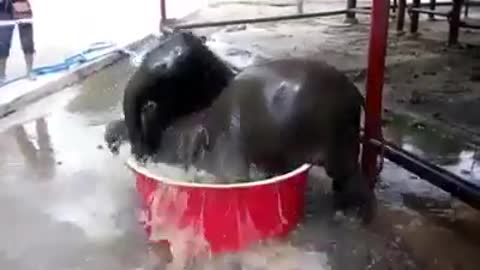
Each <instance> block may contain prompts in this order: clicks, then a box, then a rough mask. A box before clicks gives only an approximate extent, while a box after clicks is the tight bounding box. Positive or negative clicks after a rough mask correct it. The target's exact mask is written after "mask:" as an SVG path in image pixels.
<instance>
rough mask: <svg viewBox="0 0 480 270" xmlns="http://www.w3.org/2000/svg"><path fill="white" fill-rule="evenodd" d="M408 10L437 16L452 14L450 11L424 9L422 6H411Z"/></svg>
mask: <svg viewBox="0 0 480 270" xmlns="http://www.w3.org/2000/svg"><path fill="white" fill-rule="evenodd" d="M408 11H409V12H411V13H420V14H429V15H437V16H442V17H448V16H450V12H442V11H435V10H430V9H422V8H411V9H409V10H408Z"/></svg>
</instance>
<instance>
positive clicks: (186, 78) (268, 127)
mask: <svg viewBox="0 0 480 270" xmlns="http://www.w3.org/2000/svg"><path fill="white" fill-rule="evenodd" d="M149 102H153V103H154V104H155V106H153V107H154V108H153V109H152V111H151V114H150V115H149V116H148V117H144V116H142V115H143V111H142V110H143V108H144V107H145V105H146V104H148V103H149ZM363 102H364V101H363V97H362V95H361V94H360V92H359V91H358V89H357V88H356V87H355V85H354V84H353V83H352V82H351V81H350V80H349V79H348V78H347V77H346V76H345V75H344V74H343V73H342V72H340V71H338V70H337V69H335V68H334V67H332V66H330V65H328V64H326V63H325V62H323V61H321V60H316V59H309V58H284V59H276V60H271V61H269V62H265V63H262V64H257V65H252V66H249V67H247V68H245V69H244V70H242V71H241V72H240V73H238V74H235V73H234V72H232V70H231V69H230V68H229V66H228V65H226V64H225V63H224V62H222V61H221V60H220V59H219V58H218V57H217V56H216V55H214V54H213V53H212V52H211V51H210V50H209V49H208V48H207V47H206V46H205V44H204V43H203V41H202V39H201V38H198V37H196V36H195V35H193V34H191V33H186V32H178V33H174V34H172V36H170V37H167V38H166V40H165V41H164V43H163V44H162V45H160V46H159V47H157V48H155V49H154V50H152V51H151V52H150V53H149V54H147V55H146V57H145V58H144V62H143V63H142V65H141V67H140V68H139V70H138V71H137V72H136V74H135V75H134V76H133V77H132V79H131V80H130V82H129V83H128V85H127V87H126V89H125V95H124V100H123V105H124V115H125V123H124V124H120V123H118V122H117V124H115V123H113V124H112V125H114V126H115V125H116V126H121V127H122V128H125V126H126V129H127V131H128V132H127V133H128V138H129V139H130V143H131V145H132V153H133V154H134V155H135V156H137V158H142V157H144V156H152V155H154V154H155V153H162V152H164V147H166V145H164V144H162V143H161V142H162V141H163V137H164V136H165V134H167V130H168V129H169V127H170V126H172V125H174V124H175V123H177V122H178V121H182V119H184V118H185V117H190V116H192V115H196V114H199V115H202V117H200V118H199V122H200V124H201V126H202V127H203V128H204V129H205V130H206V134H208V141H207V142H206V143H205V144H206V150H207V152H208V151H212V149H215V148H216V144H217V142H218V141H219V138H226V141H229V142H231V145H237V146H238V149H237V150H238V153H239V156H240V157H242V159H243V161H242V162H240V163H243V164H244V165H245V166H244V168H245V170H248V168H249V165H250V164H254V165H255V166H256V167H257V168H260V169H261V170H262V171H265V172H267V173H268V174H272V175H275V174H280V173H284V172H286V171H288V170H290V169H293V168H295V167H298V166H300V165H301V164H303V163H311V164H317V165H323V166H324V167H325V169H326V171H327V174H328V175H329V176H330V177H331V178H333V188H334V191H335V192H336V194H337V196H336V198H337V201H336V202H337V205H338V206H339V207H342V208H344V207H349V206H361V209H362V210H363V209H367V211H368V209H371V208H370V206H371V205H372V202H373V198H374V196H373V192H372V190H371V189H370V188H369V186H368V181H367V180H366V179H365V178H364V177H363V174H362V172H361V170H360V167H359V162H358V156H359V149H360V137H359V136H360V116H361V112H362V106H363ZM142 117H143V118H142ZM119 134H121V135H125V133H124V130H123V131H122V132H120V133H119ZM107 137H109V138H115V136H110V135H109V136H107ZM111 145H113V146H114V147H115V146H116V144H115V143H112V144H111ZM217 148H218V147H217Z"/></svg>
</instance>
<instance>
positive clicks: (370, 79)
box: [362, 0, 390, 187]
mask: <svg viewBox="0 0 480 270" xmlns="http://www.w3.org/2000/svg"><path fill="white" fill-rule="evenodd" d="M372 4H373V7H372V16H370V18H371V19H370V20H371V28H370V42H369V51H368V69H367V82H366V89H367V96H366V107H365V137H366V138H368V139H379V138H381V132H382V130H381V125H382V92H383V81H384V74H385V56H386V51H387V39H388V20H389V11H390V10H389V9H390V1H385V0H373V2H372ZM377 158H378V151H377V149H374V148H373V147H369V146H368V145H367V146H366V147H363V150H362V169H363V171H364V173H365V174H366V176H367V177H368V178H369V180H370V185H371V186H372V187H373V185H374V184H375V181H376V176H377V171H378V170H377V169H378V168H377Z"/></svg>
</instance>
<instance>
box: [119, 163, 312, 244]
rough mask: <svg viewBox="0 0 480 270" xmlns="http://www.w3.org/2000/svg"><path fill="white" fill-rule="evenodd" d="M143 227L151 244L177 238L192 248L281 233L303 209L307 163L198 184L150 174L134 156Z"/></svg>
mask: <svg viewBox="0 0 480 270" xmlns="http://www.w3.org/2000/svg"><path fill="white" fill-rule="evenodd" d="M127 164H128V166H129V167H130V168H131V169H132V170H133V171H134V173H135V175H136V185H137V190H138V192H139V194H140V198H141V202H142V209H143V217H144V226H145V229H146V231H147V234H148V236H149V239H150V240H151V241H154V242H159V241H160V242H161V241H169V242H170V243H171V244H173V243H172V242H173V241H175V239H176V241H180V242H183V243H188V244H184V245H185V246H186V247H187V248H188V249H190V250H192V252H198V251H199V249H201V250H202V251H208V252H211V253H219V252H225V251H238V250H241V249H243V248H246V247H248V246H249V245H251V244H253V243H255V242H258V241H261V240H266V239H269V238H272V237H281V236H285V235H286V234H288V232H290V231H291V230H292V229H294V228H295V227H296V225H297V224H298V223H299V222H300V220H301V218H302V217H303V213H304V191H305V186H306V182H307V181H306V180H307V174H308V170H309V169H310V165H307V164H305V165H303V166H301V167H300V168H298V169H296V170H294V171H292V172H290V173H287V174H284V175H281V176H277V177H273V178H270V179H267V180H261V181H256V182H250V183H239V184H218V185H217V184H215V185H212V184H198V183H185V182H179V181H173V180H170V179H167V178H162V177H161V176H159V175H153V174H152V173H150V172H149V171H148V170H147V169H145V168H144V167H141V166H139V165H138V164H137V163H136V162H135V161H134V160H133V159H130V160H128V162H127Z"/></svg>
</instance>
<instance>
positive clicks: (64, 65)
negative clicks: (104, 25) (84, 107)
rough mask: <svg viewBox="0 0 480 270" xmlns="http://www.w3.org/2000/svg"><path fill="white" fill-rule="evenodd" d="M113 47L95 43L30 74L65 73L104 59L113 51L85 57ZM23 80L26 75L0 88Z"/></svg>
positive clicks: (111, 44)
mask: <svg viewBox="0 0 480 270" xmlns="http://www.w3.org/2000/svg"><path fill="white" fill-rule="evenodd" d="M114 46H115V44H114V43H112V42H103V41H102V42H95V43H92V44H91V45H90V46H89V47H88V48H87V49H86V50H84V51H82V52H80V53H77V54H74V55H72V56H69V57H67V58H65V60H64V61H63V62H61V63H58V64H53V65H48V66H43V67H38V68H35V69H33V70H32V73H33V74H34V75H36V76H42V75H47V74H52V73H57V72H62V71H66V70H69V69H70V68H72V67H73V66H78V65H81V64H85V63H88V62H92V61H94V60H96V59H98V58H100V57H104V56H106V55H108V54H111V53H113V51H110V52H107V53H103V54H100V55H96V56H94V57H87V56H88V55H89V54H92V53H96V54H98V51H102V50H105V49H109V48H112V47H114ZM25 78H27V76H26V75H24V76H20V77H17V78H14V79H11V80H8V81H6V82H4V83H3V84H2V85H1V86H0V87H3V86H5V85H8V84H11V83H13V82H16V81H19V80H21V79H25Z"/></svg>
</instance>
